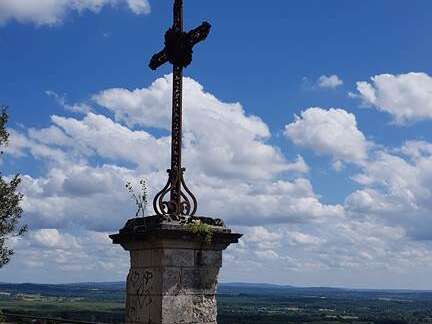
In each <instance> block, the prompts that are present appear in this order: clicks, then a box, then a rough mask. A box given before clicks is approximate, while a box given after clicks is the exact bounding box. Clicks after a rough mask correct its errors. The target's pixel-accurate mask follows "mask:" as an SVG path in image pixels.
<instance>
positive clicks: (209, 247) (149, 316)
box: [110, 216, 241, 324]
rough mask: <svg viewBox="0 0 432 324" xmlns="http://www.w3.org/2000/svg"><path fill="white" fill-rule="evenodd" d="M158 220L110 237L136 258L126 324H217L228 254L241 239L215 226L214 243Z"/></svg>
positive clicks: (145, 221) (137, 222) (128, 226)
mask: <svg viewBox="0 0 432 324" xmlns="http://www.w3.org/2000/svg"><path fill="white" fill-rule="evenodd" d="M157 219H158V217H157V216H152V217H146V218H136V219H132V220H130V221H128V223H127V224H126V226H125V227H124V228H123V229H122V230H120V232H119V233H118V234H114V235H111V236H110V237H111V238H112V240H113V242H114V243H115V244H121V245H122V247H123V248H124V249H125V250H127V251H129V252H130V256H131V267H130V271H129V275H128V278H127V299H126V323H143V324H144V323H145V324H155V323H163V324H175V323H185V324H192V323H194V324H198V323H200V324H201V323H203V324H204V323H216V316H217V305H216V296H215V295H216V287H217V277H218V274H219V269H220V268H221V266H222V251H223V250H224V249H226V248H227V247H228V246H229V245H230V244H231V243H236V242H238V239H239V238H240V237H241V235H240V234H235V233H231V231H230V230H229V229H227V228H225V227H223V226H212V227H211V228H212V232H213V234H212V240H211V241H210V242H209V241H208V240H206V239H205V237H203V235H202V234H200V233H192V232H191V231H190V230H188V229H187V227H186V226H185V225H184V224H173V223H159V222H157V221H156V220H157ZM203 219H205V220H209V219H208V218H203Z"/></svg>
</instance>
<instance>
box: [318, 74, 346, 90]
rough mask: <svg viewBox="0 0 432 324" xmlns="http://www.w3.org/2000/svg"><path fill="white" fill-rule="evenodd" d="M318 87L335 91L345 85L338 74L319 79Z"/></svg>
mask: <svg viewBox="0 0 432 324" xmlns="http://www.w3.org/2000/svg"><path fill="white" fill-rule="evenodd" d="M317 85H318V86H319V87H320V88H327V89H335V88H337V87H340V86H341V85H343V80H341V79H340V78H339V77H338V76H337V75H336V74H332V75H329V76H327V75H322V76H320V77H319V79H318V81H317Z"/></svg>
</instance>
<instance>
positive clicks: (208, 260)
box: [195, 250, 222, 268]
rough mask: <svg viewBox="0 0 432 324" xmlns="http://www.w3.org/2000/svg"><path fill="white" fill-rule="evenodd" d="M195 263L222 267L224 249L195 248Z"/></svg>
mask: <svg viewBox="0 0 432 324" xmlns="http://www.w3.org/2000/svg"><path fill="white" fill-rule="evenodd" d="M195 265H197V266H205V267H219V268H220V267H221V266H222V250H195Z"/></svg>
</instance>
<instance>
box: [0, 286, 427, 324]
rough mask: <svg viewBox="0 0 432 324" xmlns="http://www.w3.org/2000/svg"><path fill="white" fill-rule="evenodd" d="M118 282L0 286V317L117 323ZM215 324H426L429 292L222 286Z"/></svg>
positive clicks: (120, 308)
mask: <svg viewBox="0 0 432 324" xmlns="http://www.w3.org/2000/svg"><path fill="white" fill-rule="evenodd" d="M124 289H125V287H124V283H122V282H115V283H79V284H68V285H39V284H7V283H2V284H0V309H1V310H2V311H3V312H4V313H18V314H23V315H24V314H26V315H32V316H42V317H55V318H65V319H74V320H83V321H94V322H104V323H121V322H122V321H123V313H124ZM218 308H219V323H220V324H228V323H230V324H234V323H248V324H253V323H260V324H272V323H280V324H282V323H318V322H319V323H432V291H411V290H350V289H336V288H298V287H291V286H276V285H265V284H242V283H225V284H221V285H220V287H219V289H218Z"/></svg>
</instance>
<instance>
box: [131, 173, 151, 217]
mask: <svg viewBox="0 0 432 324" xmlns="http://www.w3.org/2000/svg"><path fill="white" fill-rule="evenodd" d="M139 185H140V187H139V189H138V190H135V188H134V187H133V185H132V183H131V182H130V181H129V182H127V183H126V189H127V191H128V192H129V193H130V194H131V196H132V198H133V200H134V201H135V204H136V206H137V208H138V209H137V212H136V214H135V217H139V216H140V214H141V217H145V212H146V209H147V205H148V198H147V197H148V193H147V184H146V182H145V180H144V179H141V180H140V182H139Z"/></svg>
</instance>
